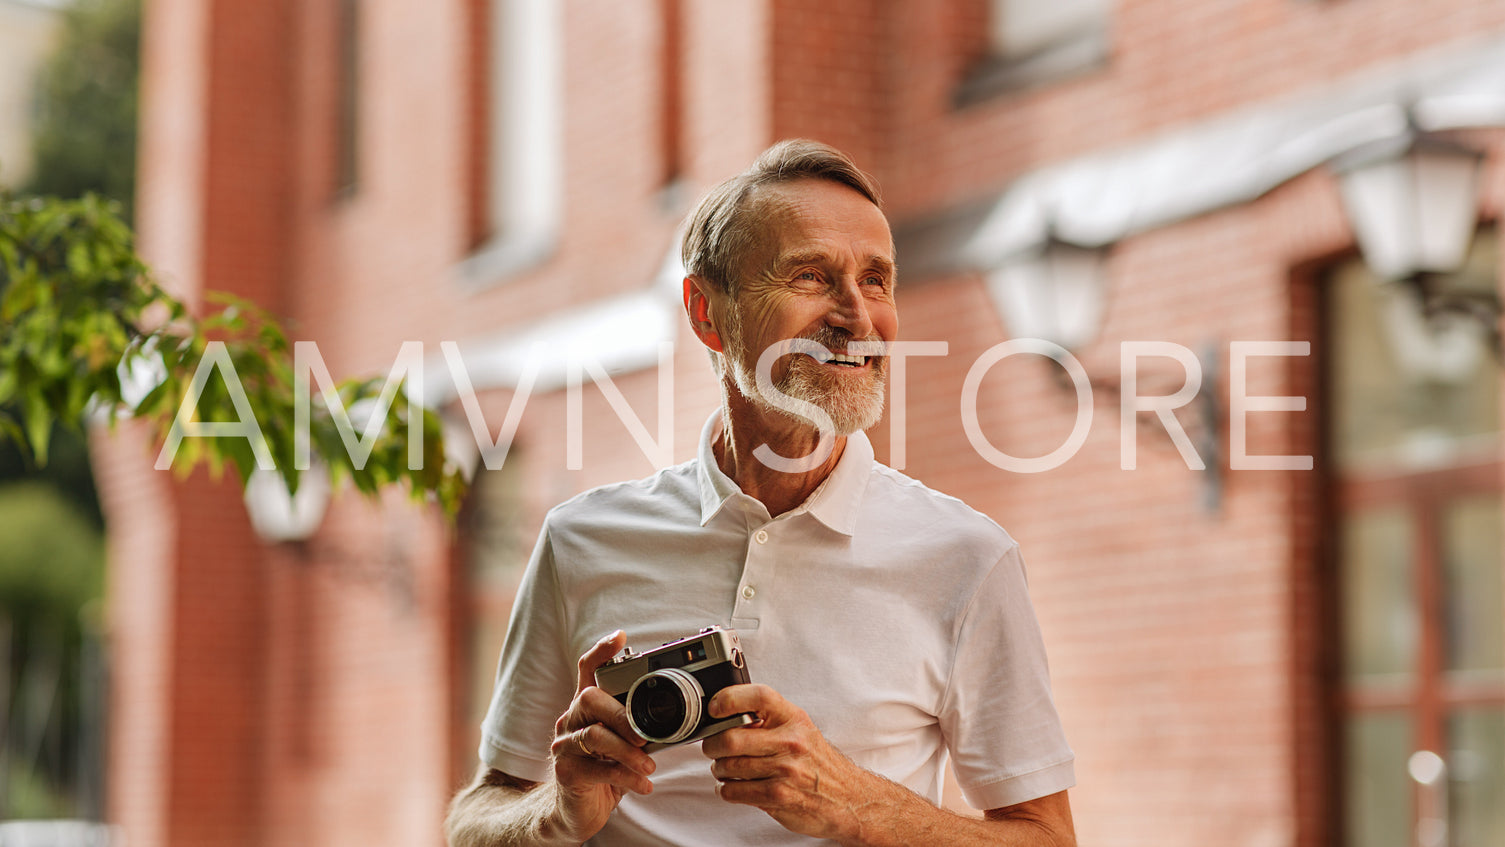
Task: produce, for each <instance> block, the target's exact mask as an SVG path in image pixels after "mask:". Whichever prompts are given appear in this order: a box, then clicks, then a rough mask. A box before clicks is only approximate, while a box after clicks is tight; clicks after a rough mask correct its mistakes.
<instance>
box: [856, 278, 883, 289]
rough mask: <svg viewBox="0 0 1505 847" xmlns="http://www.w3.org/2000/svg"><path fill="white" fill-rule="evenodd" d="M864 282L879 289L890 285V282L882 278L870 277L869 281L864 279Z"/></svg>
mask: <svg viewBox="0 0 1505 847" xmlns="http://www.w3.org/2000/svg"><path fill="white" fill-rule="evenodd" d="M862 282H863V284H864V285H876V286H878V287H879V288H882V287H883V286H884V285H887V284H888V281H887V280H885V279H884V278H883V277H881V276H870V277H868V278H867V279H864V280H863V281H862Z"/></svg>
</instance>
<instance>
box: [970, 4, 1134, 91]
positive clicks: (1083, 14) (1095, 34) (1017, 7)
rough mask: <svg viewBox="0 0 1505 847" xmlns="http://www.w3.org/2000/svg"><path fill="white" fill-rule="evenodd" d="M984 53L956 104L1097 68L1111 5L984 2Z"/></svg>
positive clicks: (1102, 55)
mask: <svg viewBox="0 0 1505 847" xmlns="http://www.w3.org/2000/svg"><path fill="white" fill-rule="evenodd" d="M987 15H988V41H989V54H988V56H987V58H986V59H985V60H984V62H983V63H982V64H981V66H979V68H978V69H977V70H976V72H975V73H974V74H973V75H972V77H971V78H970V79H968V80H967V82H966V83H964V85H963V88H962V91H961V92H959V99H960V100H962V101H964V102H965V101H968V100H972V99H980V98H981V97H984V96H986V95H988V94H991V93H993V92H996V91H999V90H1008V89H1015V88H1025V87H1029V86H1033V85H1039V84H1043V83H1047V82H1051V81H1054V80H1056V79H1059V78H1061V77H1064V76H1069V75H1072V74H1075V73H1078V72H1081V71H1083V70H1087V69H1090V68H1094V67H1097V66H1099V65H1101V64H1102V63H1103V61H1104V60H1106V59H1107V57H1108V48H1109V42H1108V36H1109V32H1108V29H1109V23H1110V21H1111V19H1112V3H1111V0H988V7H987Z"/></svg>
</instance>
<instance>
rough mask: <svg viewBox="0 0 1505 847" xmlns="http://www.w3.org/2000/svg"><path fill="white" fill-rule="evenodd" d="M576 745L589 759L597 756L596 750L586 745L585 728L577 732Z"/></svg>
mask: <svg viewBox="0 0 1505 847" xmlns="http://www.w3.org/2000/svg"><path fill="white" fill-rule="evenodd" d="M575 746H576V747H579V748H580V753H581V755H583V756H585V757H586V758H587V759H594V758H596V751H594V750H592V749H591V748H589V747H587V746H585V730H583V729H582V730H580V731H579V732H577V733H575Z"/></svg>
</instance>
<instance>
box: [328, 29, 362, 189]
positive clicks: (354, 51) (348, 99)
mask: <svg viewBox="0 0 1505 847" xmlns="http://www.w3.org/2000/svg"><path fill="white" fill-rule="evenodd" d="M338 32H339V49H338V51H337V55H338V59H339V66H338V67H337V68H336V73H337V75H338V76H337V79H338V82H337V87H338V93H337V101H336V107H337V109H338V112H337V114H336V119H335V156H334V161H335V166H334V190H335V195H336V196H348V195H350V194H352V193H354V192H355V190H356V186H357V183H358V181H359V172H360V169H359V165H360V159H359V153H360V147H359V140H360V111H359V109H360V5H359V3H358V2H357V0H340V2H339V23H338Z"/></svg>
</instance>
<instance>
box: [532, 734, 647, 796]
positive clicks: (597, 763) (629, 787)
mask: <svg viewBox="0 0 1505 847" xmlns="http://www.w3.org/2000/svg"><path fill="white" fill-rule="evenodd" d="M571 746H573V744H571ZM554 769H555V770H554V772H555V777H556V778H557V779H558V780H559V782H560V784H561V785H562V786H563V787H565V788H568V789H571V790H574V791H581V790H583V789H587V788H591V787H592V786H597V785H609V786H611V787H613V788H617V789H621V790H623V791H631V792H633V793H634V794H652V793H653V783H652V782H650V781H649V780H648V778H647V777H646V776H643V775H642V774H640V773H638V772H636V771H634V770H632V769H631V768H629V767H627V766H626V765H623V764H621V763H620V762H612V761H608V760H605V759H589V758H585V757H582V756H570V755H566V756H564V757H562V758H556V760H555V766H554Z"/></svg>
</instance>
